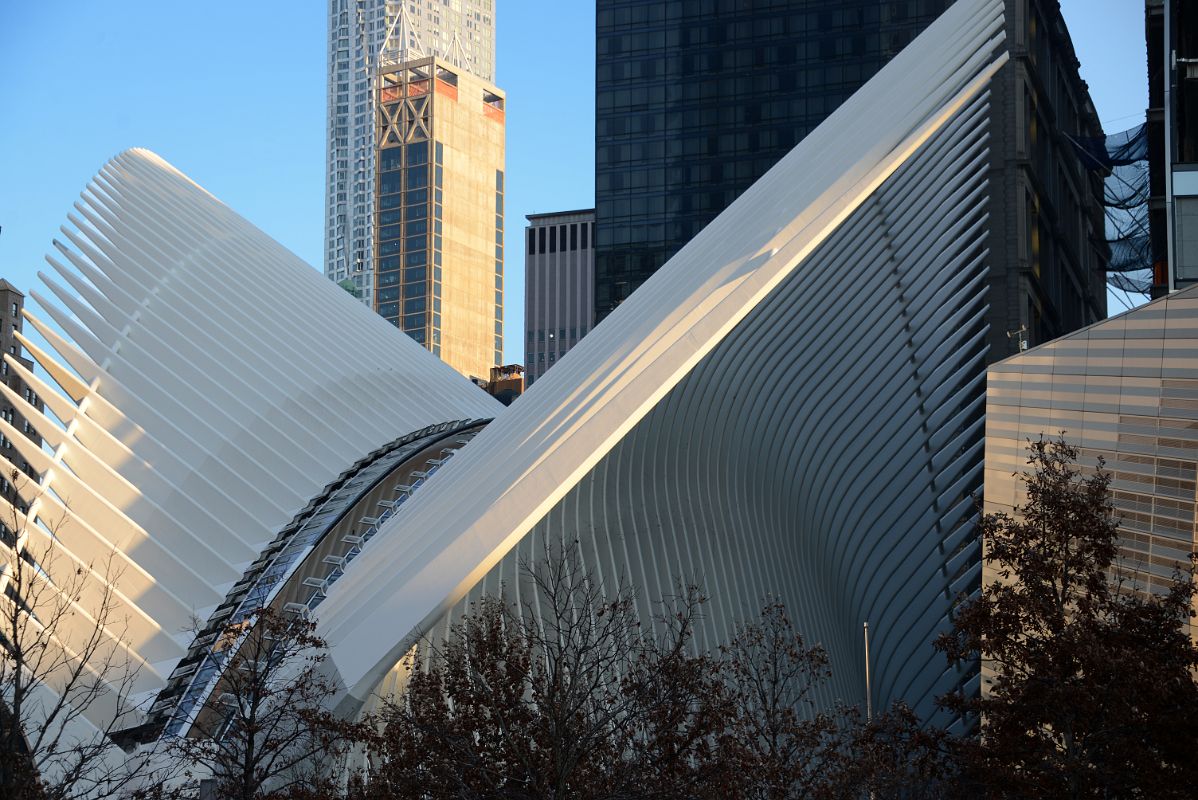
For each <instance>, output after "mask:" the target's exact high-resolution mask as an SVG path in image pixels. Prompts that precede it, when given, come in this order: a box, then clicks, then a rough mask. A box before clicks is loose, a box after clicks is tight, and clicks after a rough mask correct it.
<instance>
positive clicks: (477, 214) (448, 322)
mask: <svg viewBox="0 0 1198 800" xmlns="http://www.w3.org/2000/svg"><path fill="white" fill-rule="evenodd" d="M378 92H379V96H378V104H377V105H378V114H379V116H378V125H379V128H378V137H377V141H378V152H377V153H376V158H375V163H376V164H377V166H378V169H377V171H376V175H375V219H376V222H377V224H376V226H375V238H374V254H375V255H374V309H375V310H376V311H377V312H378V313H379V314H380V315H382V316H383V317H384V318H385V319H387V320H388V321H390V322H392V323H393V324H394V325H396V326H397V327H398V328H400V330H402V331H403V332H404V333H406V334H408V336H410V337H412V338H413V339H414V340H416V341H417V342H418V343H420V344H421V345H423V346H424V347H426V348H428V349H429V350H431V351H432V352H433V353H434V354H435V355H437V356H439V357H440V358H441V359H442V360H443V361H445V362H446V363H447V364H449V365H450V366H451V367H453V368H454V369H456V370H457V371H459V372H461V373H462V374H464V375H467V376H475V377H485V376H487V375H488V374H489V373H490V369H491V367H493V366H495V365H497V364H499V363H501V362H502V361H503V288H504V287H503V262H504V249H503V248H504V224H503V219H504V214H503V209H504V141H505V135H504V134H505V120H504V95H503V92H501V91H500V90H499V89H496V88H495V87H494V86H492V85H490V84H488V83H486V82H484V81H482V80H481V79H479V78H477V77H475V76H473V75H471V74H470V73H468V72H466V71H464V70H461V69H459V68H457V67H455V66H453V65H451V64H449V63H447V62H445V61H443V60H441V59H439V58H423V59H418V60H415V61H408V62H405V63H402V64H398V65H395V66H391V67H386V68H384V70H383V71H382V72H381V73H380V75H379V81H378Z"/></svg>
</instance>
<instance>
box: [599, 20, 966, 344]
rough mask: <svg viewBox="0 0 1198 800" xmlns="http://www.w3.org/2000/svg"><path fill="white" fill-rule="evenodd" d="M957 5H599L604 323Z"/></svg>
mask: <svg viewBox="0 0 1198 800" xmlns="http://www.w3.org/2000/svg"><path fill="white" fill-rule="evenodd" d="M950 2H951V0H887V2H880V0H598V3H597V31H596V32H597V47H596V112H595V125H596V131H595V140H596V142H595V143H596V153H595V206H596V209H595V217H596V224H595V249H596V253H595V281H596V283H595V312H596V321H598V320H601V319H602V318H603V317H604V316H606V315H607V314H608V313H609V312H610V311H611V310H612V309H613V308H615V307H616V305H618V304H619V303H620V302H621V301H622V300H624V299H625V298H626V297H628V295H629V294H630V293H631V292H632V291H633V290H634V289H636V287H637V286H639V285H640V284H641V283H643V282H644V281H645V279H646V278H648V277H649V276H650V275H651V274H653V272H654V271H655V270H657V268H658V267H660V266H661V265H662V264H664V263H665V261H666V260H667V259H668V258H669V257H670V256H672V255H673V254H674V253H675V252H677V251H678V250H679V249H680V248H681V247H682V246H683V245H684V244H686V243H687V242H688V241H689V240H690V239H691V238H692V237H693V236H694V235H695V234H696V233H698V232H699V231H700V230H701V229H702V228H703V227H704V226H705V225H706V224H707V223H709V222H710V221H711V220H713V219H714V218H715V217H716V215H717V214H719V213H720V212H721V211H722V210H723V209H724V208H725V207H727V206H728V205H729V204H730V203H731V202H732V201H733V200H735V199H736V198H737V196H739V195H740V194H741V193H742V192H743V191H744V190H745V189H747V188H748V187H749V186H750V185H751V184H752V183H753V182H754V181H755V180H757V179H758V178H759V177H761V175H763V174H764V173H765V172H766V171H767V170H768V169H769V168H770V167H771V166H773V165H774V163H775V162H777V161H778V159H780V158H781V157H782V156H783V155H785V154H786V153H787V152H789V151H790V149H791V148H792V147H794V145H795V144H797V143H798V142H799V141H800V140H801V139H803V137H805V136H806V135H807V134H808V133H809V132H810V131H811V130H813V129H814V128H815V127H816V126H817V125H818V124H819V123H820V122H822V121H823V120H824V118H825V117H827V116H828V115H829V114H831V113H832V111H834V110H835V109H836V108H837V107H838V106H839V105H840V104H841V103H843V102H844V101H845V99H847V98H848V97H849V95H851V94H852V93H853V92H854V91H856V90H857V89H858V88H859V87H860V86H861V85H862V84H864V83H865V82H866V81H867V80H868V79H869V78H870V77H871V76H872V75H873V74H874V73H875V72H877V71H878V69H879V68H881V67H882V65H883V64H885V63H886V62H887V61H888V60H889V59H890V58H891V57H892V56H894V55H895V54H897V53H898V51H899V50H901V49H902V48H903V47H904V46H905V45H906V44H907V43H908V42H909V41H910V40H911V39H912V38H914V37H915V36H916V35H918V34H919V33H920V32H921V31H922V30H923V29H924V28H925V27H926V26H927V25H928V24H929V23H930V22H932V21H933V20H934V19H936V17H938V16H939V15H940V13H941V12H942V11H943V10H944V9H945V8H946V7H947V6H948V5H950Z"/></svg>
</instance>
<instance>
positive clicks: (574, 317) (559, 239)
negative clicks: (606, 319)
mask: <svg viewBox="0 0 1198 800" xmlns="http://www.w3.org/2000/svg"><path fill="white" fill-rule="evenodd" d="M524 235H525V239H526V247H525V250H524V364H525V373H524V377H525V380H526V381H527V383H528V385H529V386H531V385H532V384H533V382H534V381H536V380H537V379H538V378H540V377H541V376H542V375H544V374H545V370H547V369H549V368H550V367H552V366H553V365H554V364H555V363H557V361H558V359H560V358H561V357H562V356H564V355H565V354H566V352H567V351H569V350H570V348H571V347H573V346H574V345H576V344H578V340H579V339H581V338H582V337H583V336H586V334H587V331H589V330H590V329H591V328H593V327H595V322H594V319H595V316H594V289H595V210H594V209H586V210H582V211H558V212H555V213H551V214H529V215H528V227H527V228H525V233H524Z"/></svg>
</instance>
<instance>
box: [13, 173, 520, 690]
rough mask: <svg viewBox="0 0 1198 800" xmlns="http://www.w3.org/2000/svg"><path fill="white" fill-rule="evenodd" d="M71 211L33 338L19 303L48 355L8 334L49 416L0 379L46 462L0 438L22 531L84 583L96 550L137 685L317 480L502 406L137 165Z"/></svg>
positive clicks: (27, 444) (95, 187)
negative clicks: (35, 371)
mask: <svg viewBox="0 0 1198 800" xmlns="http://www.w3.org/2000/svg"><path fill="white" fill-rule="evenodd" d="M69 219H70V222H71V223H72V227H69V228H68V227H64V228H63V229H62V234H63V237H64V238H63V240H62V241H56V242H55V243H54V244H55V248H56V250H57V252H56V253H55V254H54V255H51V256H47V261H48V262H49V264H50V266H51V267H53V269H54V272H55V273H56V276H55V277H52V276H50V275H42V276H41V277H42V280H43V281H44V283H45V284H46V286H47V287H48V289H49V292H50V295H51V296H50V297H47V296H46V295H44V294H41V293H39V292H36V291H35V292H33V293H32V295H33V297H34V298H35V299H36V300H37V301H38V303H39V304H40V305H41V306H42V307H43V308H44V309H45V311H46V314H47V315H48V317H49V318H50V320H52V323H53V324H51V323H50V322H47V321H43V320H41V319H39V318H38V317H37V316H35V315H34V314H32V313H29V312H28V311H26V317H27V318H28V320H29V322H30V324H32V325H33V326H34V327H35V328H36V329H37V330H38V332H39V333H40V334H41V335H42V337H43V338H44V339H45V341H46V342H47V343H48V344H49V348H50V350H52V351H54V354H53V355H52V354H51V353H50V352H47V351H46V350H44V349H42V348H40V347H38V346H37V345H36V344H35V343H34V342H32V341H30V340H29V339H28V338H26V337H24V336H20V335H18V336H19V338H20V340H21V342H22V344H23V345H24V346H25V347H26V348H27V349H28V351H29V353H30V355H31V356H32V357H33V358H34V359H35V360H36V361H37V362H38V363H39V364H40V365H41V366H42V367H43V368H44V369H45V371H46V373H48V374H49V376H50V379H51V381H53V382H55V383H57V385H58V386H57V387H54V386H51V385H49V384H48V383H47V382H45V381H42V380H40V379H39V378H37V377H35V376H34V375H32V374H31V373H30V372H29V371H28V370H25V369H24V368H23V367H22V366H21V365H20V363H19V362H17V361H16V360H15V359H14V358H12V357H11V356H6V359H7V361H8V364H9V368H10V369H12V370H14V371H16V372H17V373H19V374H20V375H21V377H22V378H23V379H24V380H25V381H26V382H27V383H28V384H29V385H30V386H31V387H32V388H33V389H34V391H35V392H36V394H37V395H38V396H39V397H40V398H42V399H43V400H44V401H45V405H46V408H47V412H48V413H47V414H45V415H43V414H41V413H39V412H38V411H37V410H36V409H35V408H34V407H33V406H32V405H30V404H29V403H27V402H26V400H25V399H24V398H22V397H18V396H16V394H15V393H14V392H12V391H11V390H10V389H8V388H7V387H0V391H4V392H5V394H6V395H7V397H8V399H9V400H10V401H11V402H12V403H13V404H14V406H15V407H16V408H17V411H18V412H19V413H20V414H21V415H22V416H24V417H25V419H27V420H28V421H29V422H30V423H32V424H33V426H34V427H35V428H36V429H37V431H38V433H39V434H41V436H42V437H44V439H45V440H46V443H47V444H48V445H49V449H50V450H51V451H52V453H51V454H47V453H46V452H45V451H44V450H43V449H42V448H40V447H37V446H35V445H34V444H33V443H32V441H30V440H29V439H28V438H26V437H25V436H24V435H23V434H22V433H20V432H19V431H16V430H15V429H13V428H12V426H11V425H9V424H8V423H6V422H4V421H2V420H0V433H3V434H5V435H6V436H8V437H9V438H10V439H11V440H12V441H13V442H14V443H15V444H16V446H17V448H18V450H19V451H20V453H21V455H22V457H23V458H25V459H27V460H28V461H29V463H30V464H32V465H33V466H34V468H35V469H36V470H38V471H39V472H43V473H44V478H43V480H42V485H41V486H40V487H34V486H32V485H30V486H27V487H25V490H24V491H23V492H22V493H23V494H24V495H25V501H26V502H27V503H29V504H30V505H31V508H30V513H31V514H33V515H36V517H37V518H38V519H39V520H40V521H41V522H42V526H44V527H42V526H29V530H30V534H31V535H32V536H34V537H38V536H40V537H42V538H43V539H44V538H45V536H46V535H47V534H46V530H45V528H53V529H54V530H55V533H56V535H57V537H58V541H59V543H60V546H61V547H62V548H63V549H64V550H65V551H66V554H67V555H68V556H69V559H68V560H71V561H72V562H74V561H77V562H78V564H79V565H82V566H86V565H91V566H93V567H94V568H95V569H96V570H98V571H102V570H100V566H99V565H101V564H103V563H104V562H105V559H106V558H107V556H108V554H109V553H111V552H115V560H116V563H115V564H114V565H113V567H114V568H113V570H112V571H111V574H98V575H97V576H96V578H97V579H98V580H105V581H111V582H112V583H113V585H114V586H115V588H116V590H117V592H118V593H119V595H120V597H119V600H120V607H119V608H118V609H117V610H116V611H115V613H114V615H113V616H114V619H113V620H112V622H113V627H114V629H122V628H123V626H124V623H125V622H126V619H127V620H128V627H127V629H123V630H114V632H113V634H112V636H113V641H114V643H115V642H116V641H117V640H118V639H120V638H122V637H124V638H127V642H126V645H127V647H128V649H129V654H130V656H131V658H132V659H133V661H134V663H138V664H140V665H141V668H140V672H139V675H138V685H137V689H138V691H139V692H147V693H150V692H154V691H157V690H158V689H160V688H161V686H162V681H163V679H164V678H165V677H166V675H167V674H168V673H169V671H170V670H171V669H172V668H173V666H174V664H175V662H176V661H177V660H178V658H179V657H180V656H181V655H182V654H183V653H184V652H185V650H186V647H187V645H188V643H189V642H190V633H189V629H190V627H191V625H192V620H193V619H194V618H196V617H199V618H203V617H205V616H206V615H207V613H208V611H210V610H211V609H212V608H213V607H214V606H215V605H217V603H219V602H220V600H221V599H222V598H223V597H224V594H225V591H226V590H227V589H228V587H229V586H230V585H231V584H232V583H233V582H235V581H236V580H238V578H240V576H241V574H242V572H243V570H244V568H245V566H246V565H247V564H248V563H249V562H251V561H252V560H253V559H254V558H255V557H256V556H257V554H258V552H259V550H260V549H261V547H262V546H263V545H264V544H265V543H266V542H268V541H270V540H271V538H272V537H273V536H274V535H275V534H276V533H277V531H278V529H279V528H280V526H281V525H283V524H285V523H286V522H288V521H289V520H290V519H291V517H292V515H293V514H294V513H295V512H296V511H297V510H299V509H300V508H301V507H302V506H303V505H304V504H305V503H307V502H308V500H309V499H310V498H311V497H312V496H313V495H314V494H315V493H316V492H317V491H318V490H319V489H320V488H321V487H322V486H324V485H325V484H326V483H327V482H328V481H329V480H331V479H332V478H334V477H336V476H337V475H338V474H339V473H340V472H341V471H342V470H343V469H345V468H346V467H347V466H348V465H350V464H352V463H353V462H354V461H355V460H357V459H358V458H360V457H362V455H364V454H365V453H367V452H369V451H371V450H373V449H374V448H376V447H378V446H380V445H382V444H384V443H386V442H389V441H391V440H392V439H394V438H396V437H398V436H401V435H403V434H405V433H409V432H411V431H413V430H416V429H419V428H422V427H425V426H427V425H431V424H436V423H440V422H445V421H447V420H452V419H463V418H480V417H490V416H493V415H494V414H495V413H496V412H497V411H499V410H501V409H502V406H501V405H500V404H499V403H498V402H497V401H495V400H494V399H493V398H491V397H490V396H489V395H487V394H485V393H484V392H482V391H480V390H479V389H478V388H477V387H476V386H474V385H473V384H472V383H470V382H469V381H468V380H466V379H465V378H464V377H462V376H461V375H459V374H458V373H456V372H454V371H453V370H452V369H450V368H449V367H448V366H446V365H445V364H444V363H442V362H441V361H440V360H439V359H437V358H435V357H434V356H433V355H432V354H430V353H429V352H428V351H426V350H425V349H424V348H422V347H420V346H419V345H417V344H416V343H414V342H413V341H411V339H409V338H408V337H407V336H405V335H404V334H403V333H401V332H400V331H398V330H397V329H396V328H394V327H393V326H392V325H390V324H389V323H387V322H385V321H384V320H382V319H381V318H379V317H378V316H377V315H375V314H374V313H373V312H372V311H370V310H369V309H367V308H366V307H364V306H363V305H362V304H361V303H359V302H357V301H355V300H354V299H353V298H352V297H350V296H349V295H348V294H347V293H346V292H345V290H344V289H342V288H340V287H339V286H337V285H335V284H333V283H331V282H329V281H328V280H326V279H325V278H324V277H323V276H321V275H320V274H319V273H318V272H317V271H316V270H314V269H313V268H312V267H310V266H308V265H307V264H305V263H304V262H303V261H301V260H300V259H299V258H298V257H296V256H295V255H294V254H292V253H290V252H289V251H287V250H286V249H285V248H283V247H282V246H281V245H279V244H278V243H277V242H275V241H274V240H272V239H271V238H270V237H268V236H266V235H265V234H263V233H262V232H261V231H259V230H258V229H257V228H255V227H254V226H253V225H251V224H250V223H249V222H247V221H246V220H245V219H243V218H242V217H240V216H238V215H237V214H236V213H234V212H233V211H232V210H231V209H229V208H228V207H227V206H225V205H224V204H222V203H221V202H220V201H218V200H217V199H216V198H214V197H213V196H212V195H210V194H209V193H208V192H206V191H204V190H203V189H201V188H200V187H199V186H197V185H196V184H195V183H193V182H192V181H190V180H189V179H188V178H187V177H186V176H184V175H183V174H182V173H180V172H179V171H178V170H176V169H175V168H174V167H172V166H171V165H169V164H168V163H166V162H165V161H164V160H162V159H161V158H160V157H158V156H157V155H155V154H153V153H151V152H149V151H146V150H130V151H128V152H125V153H122V154H121V155H119V156H117V157H116V158H114V159H113V160H112V161H110V162H109V163H108V164H106V165H105V166H104V167H103V169H102V170H101V171H100V173H99V174H98V175H97V176H96V177H95V178H94V179H93V181H92V182H91V183H90V184H89V185H88V187H87V189H86V190H85V191H84V193H83V195H82V198H81V200H80V202H78V203H76V204H75V213H73V214H71V215H70V216H69ZM251 285H252V286H253V287H254V289H253V290H252V291H247V290H246V288H245V287H247V286H251ZM60 332H61V333H60ZM64 334H65V335H64ZM3 466H4V467H5V468H6V469H7V468H10V467H11V465H7V464H5V465H3ZM0 502H2V501H0ZM66 566H67V564H66V562H65V561H63V563H62V567H63V568H65V567H66ZM83 610H85V611H86V608H84V609H83Z"/></svg>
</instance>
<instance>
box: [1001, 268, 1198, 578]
mask: <svg viewBox="0 0 1198 800" xmlns="http://www.w3.org/2000/svg"><path fill="white" fill-rule="evenodd" d="M1061 433H1063V434H1064V438H1065V439H1066V440H1067V441H1068V442H1069V443H1071V444H1072V445H1074V446H1075V447H1077V448H1078V449H1079V460H1080V462H1081V464H1080V466H1081V467H1082V469H1083V471H1092V470H1093V469H1094V468H1095V466H1096V465H1097V463H1098V459H1099V458H1100V457H1101V458H1102V459H1103V460H1104V462H1105V466H1106V469H1107V470H1109V471H1110V473H1111V477H1112V481H1111V500H1112V503H1113V505H1114V506H1115V509H1116V511H1117V513H1118V515H1119V519H1120V521H1119V533H1120V539H1121V540H1120V557H1121V561H1120V564H1119V570H1120V571H1121V573H1122V574H1123V576H1124V577H1125V578H1127V579H1128V580H1129V581H1131V582H1132V585H1134V586H1135V588H1137V589H1139V590H1142V591H1143V590H1147V591H1154V592H1161V591H1165V590H1166V589H1167V588H1168V586H1169V585H1170V584H1171V582H1172V578H1173V574H1174V570H1175V569H1177V568H1178V567H1179V566H1184V565H1185V564H1186V560H1187V554H1188V553H1190V552H1191V551H1194V550H1198V535H1196V530H1198V528H1196V526H1198V515H1196V514H1195V507H1196V505H1195V504H1196V503H1198V287H1194V288H1190V289H1187V290H1184V291H1181V292H1177V293H1175V294H1173V295H1169V296H1167V297H1163V298H1161V299H1159V300H1156V301H1154V302H1151V303H1148V304H1147V305H1144V306H1140V307H1139V308H1136V309H1133V310H1131V311H1128V312H1127V313H1125V314H1122V315H1120V316H1117V317H1112V318H1111V319H1108V320H1105V321H1103V322H1099V323H1097V324H1094V325H1091V326H1089V327H1087V328H1083V329H1082V330H1079V331H1076V332H1074V333H1072V334H1069V335H1067V336H1062V337H1061V338H1059V339H1055V340H1053V341H1051V342H1048V343H1047V344H1044V345H1041V346H1040V347H1036V348H1033V349H1031V350H1028V351H1027V352H1025V353H1021V354H1019V355H1017V356H1012V357H1011V358H1008V359H1007V360H1005V361H1001V362H999V363H997V364H994V365H992V366H991V367H990V369H989V372H988V375H987V386H986V470H985V503H986V510H987V511H988V512H995V511H1003V512H1006V513H1008V514H1010V513H1011V512H1012V510H1013V508H1014V507H1016V506H1020V505H1022V504H1023V503H1025V502H1026V497H1025V494H1024V490H1023V484H1022V482H1021V481H1020V480H1019V479H1018V478H1017V477H1016V475H1017V474H1018V473H1022V472H1025V471H1027V469H1028V464H1027V443H1028V440H1029V439H1032V440H1035V439H1036V438H1037V437H1039V436H1040V435H1041V434H1043V435H1044V436H1045V437H1055V436H1057V435H1058V434H1061ZM987 570H988V571H987V573H986V574H985V575H984V580H985V581H986V582H989V581H991V580H993V579H994V577H995V576H994V574H992V572H990V571H989V567H988V568H987Z"/></svg>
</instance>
